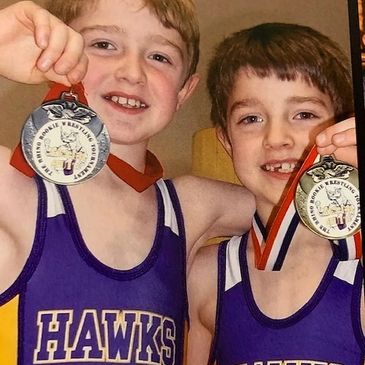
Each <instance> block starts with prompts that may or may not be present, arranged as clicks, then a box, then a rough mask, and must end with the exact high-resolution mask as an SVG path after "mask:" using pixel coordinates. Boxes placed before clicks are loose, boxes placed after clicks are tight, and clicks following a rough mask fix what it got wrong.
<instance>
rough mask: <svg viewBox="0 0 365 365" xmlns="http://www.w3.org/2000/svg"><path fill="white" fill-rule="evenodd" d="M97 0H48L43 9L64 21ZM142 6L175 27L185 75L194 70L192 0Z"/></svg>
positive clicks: (157, 0)
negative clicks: (184, 58)
mask: <svg viewBox="0 0 365 365" xmlns="http://www.w3.org/2000/svg"><path fill="white" fill-rule="evenodd" d="M96 3H97V0H48V1H47V9H48V10H49V11H50V12H51V13H52V14H54V15H55V16H57V17H58V18H59V19H61V20H62V21H63V22H65V23H66V24H69V23H70V22H71V21H72V20H74V19H76V18H78V17H79V16H81V15H82V14H83V12H85V11H87V10H90V9H92V7H94V6H95V5H96ZM143 3H144V6H147V8H148V9H149V10H150V11H151V12H152V13H153V14H155V15H156V16H157V18H158V19H159V21H160V22H161V24H162V25H163V26H164V27H166V28H172V29H175V30H176V31H177V32H178V33H179V34H180V36H181V38H182V39H183V41H184V42H185V44H186V48H187V50H188V57H189V70H188V75H187V78H188V77H190V76H191V75H192V74H194V73H195V72H196V67H197V65H198V62H199V40H200V34H199V24H198V19H197V15H196V11H195V5H194V3H193V0H143Z"/></svg>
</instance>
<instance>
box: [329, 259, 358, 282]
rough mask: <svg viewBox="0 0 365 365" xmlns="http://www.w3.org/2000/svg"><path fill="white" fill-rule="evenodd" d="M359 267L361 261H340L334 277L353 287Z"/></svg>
mask: <svg viewBox="0 0 365 365" xmlns="http://www.w3.org/2000/svg"><path fill="white" fill-rule="evenodd" d="M358 265H359V260H348V261H339V262H338V264H337V267H336V270H335V272H334V274H333V276H335V277H336V278H338V279H340V280H342V281H346V282H347V283H349V284H351V285H352V284H354V282H355V276H356V270H357V267H358Z"/></svg>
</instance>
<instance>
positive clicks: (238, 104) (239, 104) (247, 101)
mask: <svg viewBox="0 0 365 365" xmlns="http://www.w3.org/2000/svg"><path fill="white" fill-rule="evenodd" d="M259 104H261V103H260V102H259V100H257V99H255V98H244V99H240V100H237V101H235V102H234V103H233V104H232V106H231V108H230V110H229V115H232V113H233V112H234V111H235V110H236V109H239V108H244V107H247V106H256V105H259Z"/></svg>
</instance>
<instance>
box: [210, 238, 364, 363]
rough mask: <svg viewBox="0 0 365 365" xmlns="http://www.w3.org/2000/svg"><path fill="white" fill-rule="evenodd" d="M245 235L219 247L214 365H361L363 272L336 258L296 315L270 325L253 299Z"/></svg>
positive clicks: (353, 263) (354, 265) (212, 354)
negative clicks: (215, 364)
mask: <svg viewBox="0 0 365 365" xmlns="http://www.w3.org/2000/svg"><path fill="white" fill-rule="evenodd" d="M246 245H247V235H246V236H243V237H242V238H241V237H233V238H232V239H231V240H230V241H229V242H228V243H227V242H226V243H223V244H221V246H220V248H219V254H218V272H219V274H218V275H219V280H218V282H219V284H218V303H217V317H216V333H215V338H214V342H213V346H212V351H211V359H210V363H211V364H212V363H213V362H214V361H216V363H217V365H239V364H243V365H360V364H361V365H362V364H363V361H364V357H365V340H364V334H363V332H362V330H361V322H360V300H361V287H362V268H361V266H360V264H359V261H358V260H352V261H341V262H340V261H338V260H337V259H336V258H334V257H333V258H332V259H331V261H330V263H329V265H328V268H327V270H326V272H325V274H324V276H323V278H322V281H321V283H320V284H319V286H318V288H317V290H316V291H315V293H314V294H313V296H312V297H311V298H310V300H309V301H308V302H307V303H306V304H305V305H304V306H303V307H302V308H300V309H299V310H298V311H297V312H296V313H294V314H293V315H291V316H289V317H288V318H284V319H272V318H269V317H267V316H266V315H265V314H264V313H262V312H261V311H260V309H259V308H258V306H257V304H256V303H255V300H254V298H253V294H252V289H251V285H250V278H249V274H248V268H247V261H246Z"/></svg>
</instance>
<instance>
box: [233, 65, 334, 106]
mask: <svg viewBox="0 0 365 365" xmlns="http://www.w3.org/2000/svg"><path fill="white" fill-rule="evenodd" d="M228 99H229V104H230V103H232V102H234V100H235V99H247V100H248V99H252V100H255V101H256V102H257V103H266V102H267V103H269V104H270V103H275V104H278V103H280V102H281V103H295V102H297V101H299V100H303V101H304V100H306V99H307V100H312V101H313V102H315V100H318V102H319V103H320V104H323V106H324V107H325V108H328V109H329V110H332V109H333V105H332V101H331V99H330V96H329V95H328V94H325V93H323V92H321V91H320V90H319V89H318V87H317V86H315V85H314V84H312V83H311V82H309V81H307V80H306V79H305V78H304V77H303V75H301V74H299V73H298V74H297V75H295V78H294V79H293V80H282V79H280V78H279V77H278V76H277V75H276V74H275V73H274V72H272V73H270V74H268V75H267V76H265V77H261V76H258V75H257V74H256V73H255V72H253V71H249V70H246V69H241V70H239V71H238V72H237V74H236V77H235V79H234V82H233V87H232V90H231V92H230V95H229V98H228Z"/></svg>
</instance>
